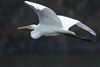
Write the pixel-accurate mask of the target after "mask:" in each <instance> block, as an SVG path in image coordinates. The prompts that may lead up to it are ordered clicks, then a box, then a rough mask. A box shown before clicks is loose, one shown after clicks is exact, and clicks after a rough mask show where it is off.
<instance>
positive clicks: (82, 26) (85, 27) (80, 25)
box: [76, 22, 96, 36]
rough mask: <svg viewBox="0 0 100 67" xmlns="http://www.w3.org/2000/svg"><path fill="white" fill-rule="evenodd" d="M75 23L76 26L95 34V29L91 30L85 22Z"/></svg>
mask: <svg viewBox="0 0 100 67" xmlns="http://www.w3.org/2000/svg"><path fill="white" fill-rule="evenodd" d="M76 25H77V26H78V27H80V28H82V29H84V30H86V31H88V32H89V33H91V34H92V35H94V36H96V33H95V31H93V30H92V29H91V28H89V27H88V26H86V25H85V24H83V23H81V22H79V23H77V24H76Z"/></svg>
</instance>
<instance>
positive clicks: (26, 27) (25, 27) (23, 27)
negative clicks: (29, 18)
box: [17, 26, 29, 29]
mask: <svg viewBox="0 0 100 67" xmlns="http://www.w3.org/2000/svg"><path fill="white" fill-rule="evenodd" d="M28 28H29V26H22V27H19V28H17V29H28Z"/></svg>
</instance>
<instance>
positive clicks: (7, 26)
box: [0, 0, 100, 67]
mask: <svg viewBox="0 0 100 67" xmlns="http://www.w3.org/2000/svg"><path fill="white" fill-rule="evenodd" d="M30 1H32V2H36V3H40V4H43V5H45V6H48V7H50V8H51V9H53V10H54V11H55V12H56V13H57V14H59V15H64V16H68V17H72V18H75V19H78V20H81V21H82V22H83V23H84V24H86V25H87V26H89V27H90V28H92V29H93V30H94V31H96V33H97V37H96V38H95V37H93V36H92V35H91V34H89V33H88V32H86V31H84V30H82V29H80V28H78V27H76V26H73V27H72V28H71V30H73V31H75V32H76V33H77V34H78V35H81V36H86V37H89V38H91V39H93V40H95V41H94V42H93V43H91V42H87V41H83V40H80V39H76V38H73V37H69V36H65V35H59V36H54V37H41V38H40V39H37V40H34V39H32V38H31V37H30V31H31V30H17V28H18V27H20V26H24V25H30V24H38V17H37V15H36V14H35V12H34V11H33V10H32V9H31V8H30V7H28V6H27V5H25V4H24V0H0V67H100V0H30Z"/></svg>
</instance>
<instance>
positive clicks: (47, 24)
mask: <svg viewBox="0 0 100 67" xmlns="http://www.w3.org/2000/svg"><path fill="white" fill-rule="evenodd" d="M25 4H27V5H28V6H29V7H31V8H32V9H33V10H34V11H35V12H36V14H37V15H38V18H39V24H38V25H31V28H33V31H32V32H31V37H32V38H33V39H38V38H40V37H41V36H55V35H58V34H59V33H67V34H72V35H75V33H74V32H72V31H69V28H70V27H72V26H73V25H77V26H79V27H81V28H82V29H84V30H86V31H88V32H90V33H91V34H93V35H94V36H96V33H95V32H94V31H93V30H92V29H90V28H89V27H87V26H86V25H84V24H83V23H81V22H80V21H78V20H75V19H72V18H69V17H65V16H61V15H56V13H55V12H54V11H53V10H52V9H50V8H48V7H46V6H43V5H40V4H37V3H33V2H29V1H25Z"/></svg>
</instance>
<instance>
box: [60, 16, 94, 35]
mask: <svg viewBox="0 0 100 67" xmlns="http://www.w3.org/2000/svg"><path fill="white" fill-rule="evenodd" d="M58 17H59V19H60V21H61V22H62V25H63V27H64V29H66V30H68V29H69V28H71V27H72V26H74V25H77V26H78V27H80V28H82V29H84V30H86V31H88V32H89V33H91V34H93V35H94V36H96V33H95V32H94V31H93V30H92V29H91V28H89V27H88V26H86V25H85V24H83V23H81V22H80V21H78V20H75V19H72V18H69V17H65V16H61V15H58Z"/></svg>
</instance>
